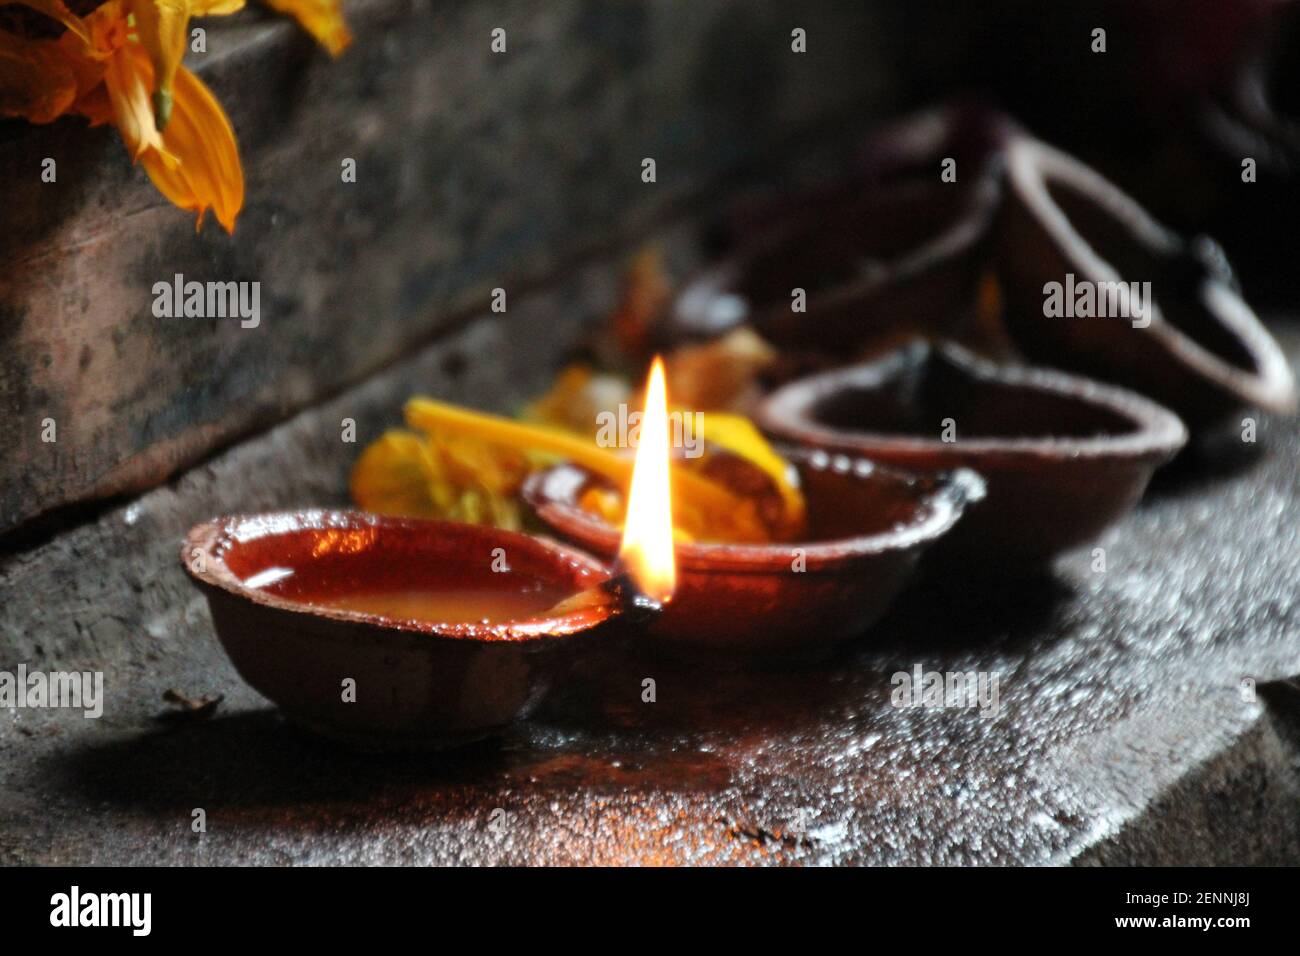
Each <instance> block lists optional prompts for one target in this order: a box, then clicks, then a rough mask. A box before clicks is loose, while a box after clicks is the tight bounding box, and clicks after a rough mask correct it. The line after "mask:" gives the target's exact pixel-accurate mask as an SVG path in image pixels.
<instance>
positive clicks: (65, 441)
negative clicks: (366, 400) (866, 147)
mask: <svg viewBox="0 0 1300 956" xmlns="http://www.w3.org/2000/svg"><path fill="white" fill-rule="evenodd" d="M348 15H349V18H350V21H351V23H352V25H353V27H354V32H355V34H356V39H355V42H354V44H353V46H352V48H351V49H349V50H348V51H347V53H346V54H345V55H344V56H342V57H341V58H340V59H338V60H337V61H330V59H329V58H328V56H326V55H325V54H324V53H323V52H321V51H319V50H318V49H316V47H315V46H314V44H313V43H312V41H311V40H310V39H309V38H308V37H306V36H305V35H304V34H303V33H302V31H301V30H299V29H297V27H296V26H294V25H293V24H291V23H290V22H288V21H286V20H284V19H283V18H278V19H277V18H271V17H268V16H267V15H265V14H262V15H257V14H254V13H253V12H252V11H251V10H250V11H247V12H246V13H243V14H240V15H238V16H236V17H235V18H234V19H233V20H227V19H226V18H219V19H216V20H213V21H210V22H209V23H208V28H209V30H210V36H209V53H208V54H207V55H205V56H203V57H199V58H197V60H198V62H196V63H195V64H194V65H195V67H196V68H197V69H198V70H199V72H200V73H201V75H202V76H203V77H204V78H205V80H206V81H207V82H208V83H209V84H210V85H211V86H212V87H213V88H214V90H215V91H216V93H217V95H218V96H219V98H220V99H221V101H222V103H223V104H224V106H225V107H226V109H227V112H228V113H229V115H230V117H231V120H232V122H233V124H234V127H235V129H236V131H237V133H238V138H239V142H240V149H241V155H242V157H243V161H244V166H245V170H246V179H247V185H248V196H247V202H246V205H245V208H244V211H243V213H242V215H241V216H240V220H239V225H238V230H237V234H236V237H234V238H232V237H229V236H227V235H226V234H225V233H224V232H223V231H222V230H221V229H220V228H219V227H218V226H216V225H215V224H214V223H212V222H209V223H208V224H207V225H206V226H205V227H204V229H203V231H202V232H201V233H200V234H197V235H196V234H195V231H194V227H193V220H192V217H191V216H189V215H188V214H185V213H182V212H180V211H179V210H176V209H175V208H173V207H171V206H170V205H169V204H168V203H167V202H166V201H165V200H163V199H162V197H161V196H160V195H159V194H158V193H157V192H156V191H155V190H154V189H153V187H152V186H151V185H150V184H149V182H148V181H147V179H146V177H145V176H144V174H143V172H142V171H141V170H139V169H133V168H132V167H131V166H130V164H129V163H128V161H127V157H126V154H125V151H124V150H123V149H122V147H121V144H120V143H119V142H118V141H117V136H116V133H115V132H114V131H112V130H111V129H107V128H106V129H99V130H88V129H87V128H86V126H85V124H84V123H83V122H82V121H81V120H78V119H75V118H68V119H64V120H60V121H59V122H57V123H54V124H52V125H49V126H44V127H30V126H26V125H24V124H21V123H7V124H4V125H3V126H0V176H2V177H3V180H4V181H5V182H6V183H8V184H9V185H10V188H9V189H8V190H7V191H6V201H5V206H6V208H5V229H4V230H3V232H2V233H0V258H2V259H3V261H4V263H5V267H4V269H3V270H0V409H2V410H3V412H4V414H3V415H0V445H3V447H4V448H5V449H6V453H5V455H4V456H3V458H0V531H2V530H4V529H6V528H9V527H12V526H14V525H16V524H18V523H20V522H22V521H24V520H26V519H28V518H30V517H31V516H33V515H35V514H38V513H40V512H43V511H46V510H49V509H51V508H55V507H57V506H60V505H64V504H66V503H69V502H76V501H81V500H84V499H86V498H92V497H99V496H105V495H112V494H118V493H123V492H131V491H136V490H140V489H144V488H148V487H151V486H153V485H154V484H156V483H158V482H159V481H161V480H163V479H164V478H166V477H167V476H168V475H170V474H173V473H175V472H176V471H178V470H180V469H181V468H183V467H185V466H188V465H189V464H192V463H193V462H194V461H196V460H199V459H201V458H202V457H203V456H204V455H206V454H209V453H210V452H211V451H212V450H213V449H215V448H218V447H221V446H222V445H223V444H225V443H228V442H229V441H231V440H232V439H234V438H237V437H238V436H240V435H244V434H247V433H249V432H251V431H254V430H256V429H258V428H263V427H266V426H267V425H269V424H271V423H273V422H277V421H280V420H283V419H284V418H286V417H288V416H289V415H290V414H292V413H293V412H294V411H296V410H298V409H301V408H304V407H307V406H309V405H311V404H313V403H314V402H316V401H318V400H320V399H322V398H324V397H328V396H330V395H334V394H337V393H338V392H339V391H340V390H341V389H342V388H344V387H346V386H348V385H350V384H353V383H356V382H358V381H361V380H362V379H364V378H365V376H367V375H369V374H371V373H373V372H374V371H375V370H376V369H378V368H380V367H382V366H384V365H385V364H387V363H389V362H391V361H393V360H394V359H395V358H397V357H398V356H400V355H402V354H404V353H405V352H406V351H407V350H409V349H410V348H412V347H415V346H417V345H418V344H420V343H423V342H427V341H428V340H429V339H430V338H431V337H432V336H433V335H434V334H435V333H436V332H437V331H438V330H439V329H445V328H446V327H448V324H449V323H451V322H454V321H455V320H456V319H457V318H458V317H463V316H464V315H465V314H468V313H469V312H472V311H474V310H476V309H477V308H479V307H481V306H482V304H483V303H485V302H486V301H487V298H488V295H489V294H490V292H491V290H492V289H493V288H496V287H501V288H504V289H506V290H507V292H508V294H509V295H510V296H511V297H513V296H515V295H518V294H521V293H522V291H523V290H524V289H525V288H526V287H527V286H528V285H529V283H535V282H536V281H538V280H539V279H540V278H542V277H544V276H547V275H549V274H553V273H554V272H555V271H556V270H557V268H558V267H559V266H561V265H564V264H566V263H570V262H572V261H573V260H575V259H576V258H579V257H582V256H586V255H590V254H592V253H593V252H594V251H596V250H602V249H604V248H607V247H608V246H609V245H610V244H611V243H613V242H616V241H618V239H619V237H627V236H629V235H632V234H633V233H634V231H637V230H642V229H643V228H644V226H645V224H646V223H647V222H648V221H650V220H652V219H654V218H655V217H656V216H660V215H662V214H663V213H664V212H665V210H668V209H670V208H671V207H672V206H673V204H674V203H679V202H681V201H682V200H683V199H684V198H686V197H692V196H698V195H699V194H700V193H701V191H702V190H703V189H705V188H706V187H707V186H708V185H710V184H711V183H713V182H715V181H716V180H717V179H718V178H719V177H721V176H723V175H724V174H726V173H727V172H728V171H730V170H734V169H735V168H736V167H737V166H738V165H753V164H756V163H763V162H765V161H767V160H769V159H770V158H771V156H772V154H773V151H774V150H775V149H778V148H780V147H781V145H782V144H791V143H796V144H800V143H802V140H801V137H803V136H804V135H805V134H815V133H816V131H818V130H821V129H824V128H825V127H826V126H827V125H828V124H831V123H833V122H834V121H835V120H836V119H837V118H841V117H845V116H849V117H851V118H852V121H853V122H855V123H863V124H865V122H866V121H867V119H868V118H869V117H871V116H873V115H875V116H879V115H880V113H881V111H882V109H883V104H885V103H887V102H891V101H890V99H889V97H890V95H891V93H896V92H897V90H898V86H899V80H898V77H897V74H898V70H899V64H898V61H897V59H896V58H895V57H893V56H891V53H890V44H889V38H890V37H892V36H895V35H896V29H895V28H894V27H892V26H891V25H890V22H889V20H888V19H887V17H886V16H885V14H884V13H883V12H882V9H881V8H880V7H879V6H878V5H877V4H861V3H855V2H850V0H823V2H819V3H815V4H812V5H809V6H808V7H806V8H802V9H801V10H800V14H799V20H800V25H802V26H803V27H805V28H806V29H807V30H808V31H809V35H810V36H812V37H814V38H815V39H814V41H813V42H812V43H810V45H809V51H808V52H807V53H806V54H800V55H795V54H792V53H791V52H790V29H791V24H790V23H789V22H788V21H789V16H788V15H787V14H786V13H785V12H784V11H783V9H782V5H781V4H780V3H777V2H775V0H760V2H753V0H749V2H743V3H742V2H738V0H725V2H710V3H704V4H701V3H691V2H687V0H672V2H667V3H664V2H650V0H628V2H619V3H610V2H591V0H555V2H548V3H546V4H544V5H539V4H535V3H521V2H516V0H474V2H447V0H437V2H430V0H356V2H350V3H349V5H348ZM495 27H502V28H504V29H506V30H507V38H508V43H507V52H506V53H505V54H493V53H492V52H491V51H490V49H489V42H490V39H491V31H492V29H494V28H495ZM894 102H897V97H895V98H894ZM45 157H49V158H53V159H55V160H56V161H57V163H58V167H57V168H58V179H57V182H56V183H53V184H46V183H42V182H41V181H40V178H39V177H40V172H41V161H42V159H43V158H45ZM646 157H651V158H653V159H654V160H655V161H656V163H657V168H656V172H657V181H656V182H655V183H653V184H647V183H644V182H642V178H641V172H642V167H641V163H642V160H643V159H644V158H646ZM344 158H352V159H355V160H356V163H357V180H356V182H355V183H343V182H342V181H341V176H340V173H341V162H342V160H343V159H344ZM178 273H179V274H181V275H183V276H184V277H185V279H186V280H188V281H199V282H207V281H221V282H227V281H246V282H253V281H256V282H260V283H261V288H260V295H261V302H260V305H261V324H260V325H259V326H258V327H257V328H255V329H243V328H240V325H239V322H238V321H237V320H235V319H231V318H180V319H168V318H156V317H155V316H154V315H153V312H152V305H153V302H154V294H153V287H154V284H155V283H157V282H160V281H170V280H172V279H173V277H174V276H175V275H176V274H178ZM47 418H50V419H53V420H54V422H55V425H56V427H57V438H58V440H57V442H55V443H49V442H46V441H43V440H42V439H43V437H44V433H43V422H44V421H45V419H47Z"/></svg>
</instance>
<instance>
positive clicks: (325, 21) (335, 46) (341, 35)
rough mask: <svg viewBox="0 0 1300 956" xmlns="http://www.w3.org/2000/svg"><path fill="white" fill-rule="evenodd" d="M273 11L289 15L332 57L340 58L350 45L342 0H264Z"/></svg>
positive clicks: (350, 35) (350, 40)
mask: <svg viewBox="0 0 1300 956" xmlns="http://www.w3.org/2000/svg"><path fill="white" fill-rule="evenodd" d="M264 2H265V3H266V5H267V6H268V7H270V8H271V9H272V10H278V11H279V12H280V13H287V14H288V15H289V16H291V17H293V18H294V19H295V20H297V21H298V22H299V23H300V24H302V27H303V29H305V30H306V31H307V32H308V33H310V34H311V35H312V36H314V37H315V38H316V39H317V41H318V42H319V43H320V45H321V46H323V47H324V48H325V49H326V50H328V51H329V53H330V56H338V55H339V54H340V53H342V52H343V51H344V50H345V49H347V46H348V44H349V43H351V42H352V34H351V33H350V32H348V25H347V23H345V22H344V20H343V4H342V2H341V0H264Z"/></svg>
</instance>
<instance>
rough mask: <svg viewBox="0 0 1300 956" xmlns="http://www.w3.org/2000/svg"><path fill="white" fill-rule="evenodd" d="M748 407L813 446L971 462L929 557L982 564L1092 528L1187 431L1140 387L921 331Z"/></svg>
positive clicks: (1130, 499) (923, 466) (1126, 502)
mask: <svg viewBox="0 0 1300 956" xmlns="http://www.w3.org/2000/svg"><path fill="white" fill-rule="evenodd" d="M755 418H756V421H757V424H758V425H759V427H761V428H762V429H763V430H764V431H765V432H767V433H768V434H770V435H772V436H774V437H776V438H778V439H780V440H784V441H790V442H795V443H798V444H801V445H804V446H808V447H812V448H816V449H819V450H821V451H823V452H824V453H830V454H848V455H862V456H865V457H867V458H870V459H872V460H873V461H878V462H883V463H885V464H888V465H890V466H893V467H897V468H903V469H907V470H909V471H915V472H921V473H925V472H943V471H947V470H949V469H953V468H963V467H964V468H971V469H973V470H975V471H976V472H978V473H979V474H980V476H981V477H983V478H984V479H985V481H986V482H987V483H988V494H987V497H986V499H985V500H984V501H982V502H981V503H980V504H979V505H977V506H976V507H975V508H973V509H972V510H971V513H970V515H969V516H968V517H967V518H965V519H964V520H963V521H962V523H961V525H960V526H959V527H958V528H957V529H956V532H955V533H954V534H953V535H952V536H951V537H950V538H949V539H947V540H945V541H944V542H942V544H941V546H940V547H939V548H937V549H936V551H937V552H939V553H937V554H936V555H935V557H936V558H938V557H943V556H951V557H954V558H958V559H960V560H961V562H962V564H961V567H962V568H963V570H964V571H983V572H987V573H989V574H1001V573H1006V572H1013V573H1018V572H1023V571H1030V570H1034V569H1036V568H1038V567H1039V566H1040V565H1042V564H1043V563H1045V562H1047V561H1048V560H1050V559H1051V558H1052V557H1054V556H1055V555H1057V554H1058V553H1060V552H1062V551H1065V550H1067V549H1069V548H1072V547H1075V546H1077V545H1080V544H1083V543H1084V542H1086V541H1089V540H1091V539H1093V538H1094V537H1096V535H1098V534H1099V533H1100V532H1101V531H1102V530H1103V529H1104V528H1106V527H1107V526H1108V525H1110V524H1111V523H1113V522H1115V521H1117V520H1118V519H1119V518H1121V517H1122V516H1123V515H1125V514H1126V513H1127V512H1128V511H1129V510H1130V509H1131V508H1132V507H1133V506H1134V505H1135V504H1136V503H1137V501H1138V499H1139V498H1140V497H1141V496H1142V492H1143V491H1144V490H1145V488H1146V486H1147V483H1148V482H1149V481H1150V479H1151V475H1152V473H1153V472H1154V471H1155V469H1156V468H1157V467H1159V466H1160V465H1162V464H1164V463H1165V462H1166V461H1168V460H1169V459H1170V458H1172V457H1173V456H1174V454H1175V453H1177V452H1178V450H1179V449H1180V448H1182V446H1183V444H1184V443H1185V442H1186V440H1187V430H1186V429H1185V428H1184V427H1183V424H1182V422H1180V421H1179V420H1178V417H1177V416H1176V415H1174V414H1172V413H1171V412H1169V411H1167V410H1166V409H1164V408H1161V407H1160V406H1159V405H1157V404H1156V403H1154V402H1151V401H1148V400H1147V399H1145V398H1143V397H1141V396H1140V395H1136V394H1134V393H1132V392H1128V391H1125V390H1124V389H1120V388H1115V387H1113V386H1107V385H1101V384H1099V383H1096V382H1092V381H1089V380H1088V379H1084V378H1080V377H1078V376H1074V375H1066V374H1064V373H1062V372H1057V371H1053V370H1048V369H1034V368H1021V367H1013V366H1004V365H996V364H993V363H991V362H988V361H985V360H983V359H980V358H978V357H976V356H975V355H973V354H972V353H970V352H968V351H967V350H965V349H962V348H959V347H957V346H954V345H947V346H932V345H930V344H929V343H926V342H916V343H913V344H911V345H909V346H907V347H905V348H902V349H899V350H897V351H895V352H892V353H890V354H889V355H886V356H883V357H881V358H878V359H876V360H874V361H872V362H869V363H865V364H862V365H856V366H850V367H848V368H844V369H838V370H836V371H832V372H826V373H823V374H820V375H814V376H810V377H808V378H804V379H800V380H798V381H795V382H792V383H790V384H788V385H786V386H784V387H782V388H780V389H777V390H776V391H775V392H773V393H772V394H771V395H769V396H768V397H767V398H766V399H764V401H763V403H762V404H761V405H760V406H759V407H758V409H757V410H756V412H755ZM945 431H948V434H947V435H945Z"/></svg>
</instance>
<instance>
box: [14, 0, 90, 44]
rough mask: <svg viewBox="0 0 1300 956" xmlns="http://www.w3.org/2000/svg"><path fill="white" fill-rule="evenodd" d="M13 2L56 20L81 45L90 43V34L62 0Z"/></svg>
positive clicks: (23, 0)
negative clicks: (73, 35)
mask: <svg viewBox="0 0 1300 956" xmlns="http://www.w3.org/2000/svg"><path fill="white" fill-rule="evenodd" d="M13 2H16V3H21V4H22V5H23V6H25V7H31V8H32V9H33V10H35V11H36V12H37V13H43V14H45V16H47V17H49V18H50V19H51V20H57V21H58V22H59V23H62V24H63V25H64V26H65V27H67V28H68V29H69V30H70V31H71V32H72V33H73V34H75V35H76V36H77V37H79V38H80V39H81V42H82V43H86V44H89V43H90V33H89V31H88V30H87V29H86V25H85V23H84V22H83V21H82V19H81V17H79V16H77V15H76V14H75V13H73V12H72V11H71V10H69V9H68V7H67V5H66V4H65V3H64V2H63V0H13Z"/></svg>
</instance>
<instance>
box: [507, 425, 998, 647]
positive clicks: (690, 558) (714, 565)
mask: <svg viewBox="0 0 1300 956" xmlns="http://www.w3.org/2000/svg"><path fill="white" fill-rule="evenodd" d="M791 460H792V461H793V463H794V464H795V466H796V467H797V468H798V470H799V475H800V478H801V479H802V482H803V490H804V495H805V498H806V501H807V505H808V516H809V529H808V530H809V533H808V540H807V542H804V543H800V544H772V545H731V544H704V543H689V544H678V545H677V547H676V556H677V593H676V594H675V595H674V596H673V599H672V601H671V602H670V603H669V604H668V605H667V606H666V607H665V608H664V610H663V613H662V614H661V615H660V617H659V618H657V619H656V620H655V621H654V622H653V623H652V624H651V625H650V626H649V628H648V634H649V636H651V637H653V638H655V639H657V640H659V641H662V642H667V643H669V644H671V645H673V646H676V647H677V648H679V649H703V650H709V651H721V652H727V653H729V654H734V655H738V656H739V655H769V656H770V655H777V656H790V657H816V656H820V655H822V654H825V653H827V652H829V651H830V650H831V649H832V648H834V647H835V646H836V645H838V644H841V643H843V642H844V641H846V640H848V639H850V638H852V637H855V636H857V635H860V634H861V633H862V632H863V631H865V630H866V629H867V628H868V627H870V626H871V625H872V624H873V623H874V622H875V621H876V620H877V619H878V618H879V617H880V616H881V615H882V614H883V613H884V611H885V609H886V608H887V607H888V606H889V604H890V602H891V601H892V600H893V598H894V596H895V595H896V594H897V593H898V591H899V590H900V589H901V588H902V587H903V585H904V584H905V583H906V581H907V580H908V578H909V577H910V576H911V574H912V571H913V568H914V567H915V565H916V562H917V559H918V558H919V557H920V556H921V554H922V552H923V551H924V550H925V549H926V548H927V547H929V546H930V545H931V544H933V543H934V542H935V541H937V540H938V539H939V538H941V537H942V536H943V535H945V534H946V533H948V531H949V530H951V529H952V527H953V526H954V525H955V524H956V523H957V521H958V519H959V518H960V517H961V515H962V512H963V510H964V509H965V507H966V504H967V503H968V502H969V501H971V500H975V499H978V497H979V495H980V494H982V493H983V483H982V482H981V481H980V480H979V478H977V477H976V476H975V475H973V474H971V473H970V472H959V473H955V474H951V475H932V476H925V477H915V476H911V475H903V474H900V473H897V472H894V471H890V470H888V469H885V468H881V467H879V466H876V465H874V464H872V463H871V462H868V461H864V460H854V459H851V458H849V457H847V456H841V457H839V458H831V457H829V456H826V455H820V454H817V453H808V452H802V451H795V452H793V453H792V456H791ZM598 480H599V479H597V478H595V477H594V476H592V475H591V474H590V473H589V472H587V471H585V470H583V469H581V468H578V467H576V466H573V465H560V466H558V467H555V468H552V469H549V470H547V471H544V472H539V473H538V474H536V475H534V476H532V478H531V479H529V481H528V483H527V484H526V485H525V487H524V498H525V499H526V500H527V501H528V502H529V503H530V504H531V505H532V506H533V508H534V509H535V510H536V512H537V514H538V516H539V517H540V518H541V519H542V520H543V521H544V522H546V524H547V525H549V526H550V527H551V528H552V529H554V530H555V531H556V532H557V533H558V534H560V535H561V536H562V537H564V538H565V539H567V540H569V541H571V542H573V543H575V544H577V545H579V546H581V547H584V548H586V549H588V550H590V551H592V552H594V553H595V554H598V555H602V556H605V557H608V558H612V557H613V556H614V555H615V554H616V553H617V551H618V546H619V537H620V535H619V531H618V529H617V528H614V527H612V526H611V525H609V524H606V523H605V522H604V521H601V520H600V519H599V518H596V517H594V516H592V515H590V514H589V513H587V512H585V511H583V510H582V509H581V508H579V507H578V505H577V502H578V501H579V500H580V498H581V495H582V493H583V491H584V490H585V489H586V488H587V487H588V485H589V484H590V483H592V482H594V481H598ZM800 565H801V566H802V567H803V570H800V571H796V570H795V567H796V566H800Z"/></svg>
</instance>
